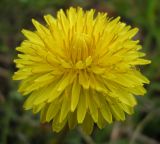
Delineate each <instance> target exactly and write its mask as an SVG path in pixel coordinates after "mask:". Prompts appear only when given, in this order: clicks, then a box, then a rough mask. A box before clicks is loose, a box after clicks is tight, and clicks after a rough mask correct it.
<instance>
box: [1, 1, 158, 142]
mask: <svg viewBox="0 0 160 144" xmlns="http://www.w3.org/2000/svg"><path fill="white" fill-rule="evenodd" d="M70 6H75V7H77V6H81V7H83V8H84V9H90V8H95V9H96V10H97V11H103V12H107V13H108V14H109V16H110V17H116V16H121V20H122V21H124V22H126V23H127V24H130V25H132V26H133V27H139V29H140V31H139V33H138V35H137V38H138V39H140V40H141V44H142V45H143V51H145V52H146V53H147V58H148V59H151V60H152V64H151V65H149V66H145V67H143V69H142V70H143V71H144V74H145V75H146V76H147V77H148V78H149V79H150V81H151V84H150V85H148V86H146V88H147V90H148V93H147V94H146V95H145V96H144V97H138V98H137V99H138V103H139V104H138V106H136V108H135V113H134V115H132V116H128V117H127V120H126V121H125V122H123V123H118V122H117V123H114V124H112V125H108V126H107V127H106V128H104V129H102V130H99V129H98V128H97V127H96V126H95V128H94V131H93V133H92V135H91V136H86V135H84V134H83V133H82V132H81V131H79V130H78V129H75V130H72V131H68V129H67V128H66V129H64V131H62V132H61V133H59V134H56V133H53V132H52V130H51V127H50V126H49V125H47V124H40V123H39V116H38V115H36V116H33V115H32V113H31V112H30V111H24V110H23V108H22V105H23V101H24V97H22V96H21V95H20V94H19V93H18V92H17V87H18V82H13V81H12V79H11V76H12V74H13V72H14V71H15V65H14V64H13V58H14V57H16V51H15V47H16V46H18V45H19V44H20V42H21V41H22V40H23V39H24V37H23V36H22V34H21V30H22V28H26V29H31V30H33V29H34V28H33V26H32V24H31V18H35V19H37V20H38V21H40V22H42V23H44V20H43V15H44V14H48V13H51V14H53V15H54V16H55V15H56V12H57V10H59V9H60V8H62V9H67V8H68V7H70ZM0 144H160V1H159V0H0Z"/></svg>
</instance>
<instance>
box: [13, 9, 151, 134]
mask: <svg viewBox="0 0 160 144" xmlns="http://www.w3.org/2000/svg"><path fill="white" fill-rule="evenodd" d="M44 19H45V21H46V25H45V26H44V25H42V24H40V23H39V22H38V21H36V20H34V19H33V20H32V22H33V25H34V26H35V28H36V30H35V31H33V32H32V31H29V30H24V29H23V30H22V33H23V34H24V36H25V37H26V38H27V39H26V40H25V41H23V42H22V43H21V45H20V47H17V48H16V50H17V51H19V52H20V54H18V58H17V59H15V60H14V62H15V63H16V66H17V68H18V71H17V72H15V74H14V76H13V79H14V80H21V83H20V87H19V92H20V93H22V95H28V98H27V100H26V101H25V104H24V108H25V109H27V110H28V109H32V110H33V113H39V112H40V117H41V121H42V122H52V128H53V130H54V131H56V132H59V131H60V130H62V128H63V127H64V126H65V125H68V126H69V128H70V129H72V128H74V127H75V126H77V125H79V126H81V127H82V128H83V129H84V131H85V132H87V133H91V132H92V129H93V125H94V124H95V123H96V124H97V125H98V127H99V128H103V127H105V125H106V124H108V123H112V122H113V121H123V120H125V113H127V114H132V113H133V109H134V106H135V105H136V99H135V97H134V96H135V95H144V94H145V93H146V90H145V89H144V87H143V86H144V84H145V83H147V84H148V83H149V81H148V79H147V78H146V77H145V76H143V75H142V74H141V72H140V70H139V68H138V66H139V65H145V64H148V63H150V61H149V60H145V59H143V58H142V57H144V56H145V54H144V53H142V52H140V51H139V50H140V49H141V46H140V45H139V40H134V39H133V37H134V36H135V34H136V33H137V32H138V29H137V28H133V29H132V28H131V27H130V26H127V25H126V24H125V23H123V22H120V17H117V18H115V19H113V18H109V17H108V16H107V14H106V13H97V14H95V10H93V9H91V10H89V11H84V10H83V9H82V8H72V7H71V8H69V9H68V10H67V11H66V12H64V11H63V10H60V11H58V13H57V18H54V17H53V16H51V15H46V16H44Z"/></svg>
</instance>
